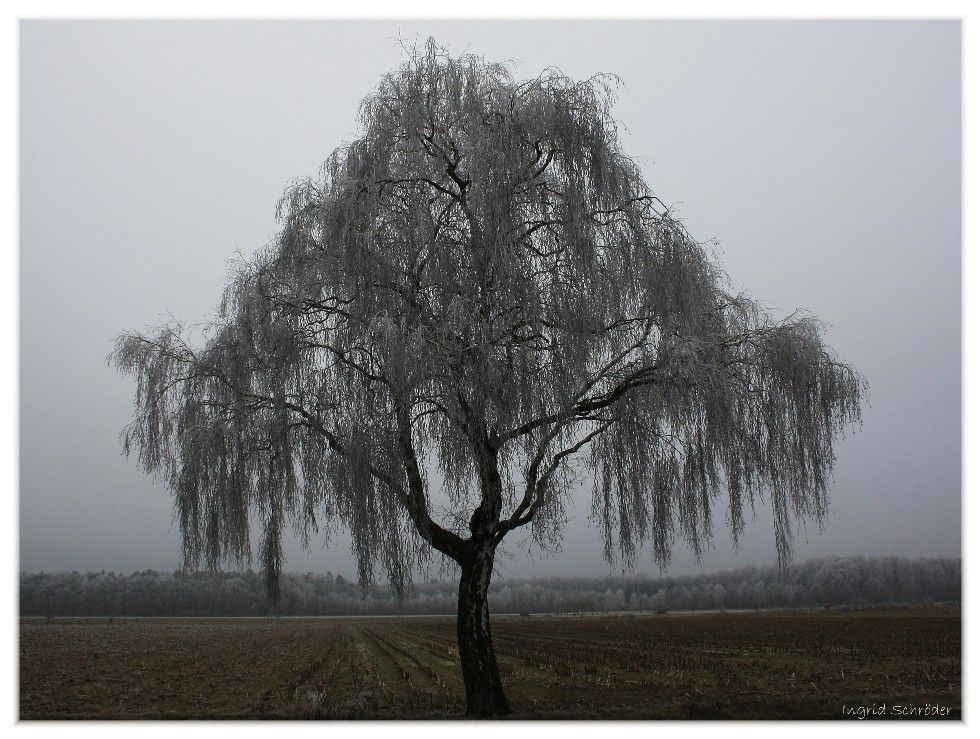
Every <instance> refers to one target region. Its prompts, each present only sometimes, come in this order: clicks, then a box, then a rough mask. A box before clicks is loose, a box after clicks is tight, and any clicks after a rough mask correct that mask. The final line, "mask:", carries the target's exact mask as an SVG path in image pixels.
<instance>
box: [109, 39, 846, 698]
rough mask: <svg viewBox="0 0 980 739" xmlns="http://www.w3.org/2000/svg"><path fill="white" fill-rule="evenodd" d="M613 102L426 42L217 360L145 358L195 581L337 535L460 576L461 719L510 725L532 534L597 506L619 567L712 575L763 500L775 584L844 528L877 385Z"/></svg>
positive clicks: (313, 201)
mask: <svg viewBox="0 0 980 739" xmlns="http://www.w3.org/2000/svg"><path fill="white" fill-rule="evenodd" d="M616 84H617V80H616V79H615V78H612V77H607V76H597V77H595V78H593V79H590V80H588V81H585V82H576V81H572V80H570V79H568V78H567V77H565V76H564V75H562V74H561V73H559V72H557V71H555V70H548V71H545V72H544V73H543V74H542V75H541V76H539V77H538V78H536V79H532V80H528V81H520V82H519V81H515V80H514V79H513V78H512V77H511V75H510V73H509V72H508V69H507V68H506V67H505V66H502V65H499V64H491V63H487V62H485V61H484V60H483V59H482V58H479V57H475V56H463V57H460V58H455V57H451V56H449V55H447V54H446V53H445V51H444V50H443V49H441V48H440V47H438V46H437V45H436V44H435V43H434V42H432V41H431V40H430V41H429V42H428V44H427V45H426V46H425V48H423V49H420V50H415V51H410V52H408V57H407V60H406V62H405V63H404V64H403V65H402V66H401V68H399V69H398V70H396V71H394V72H392V73H390V74H388V75H387V76H386V77H384V78H383V80H382V81H381V83H380V85H379V86H378V87H377V89H376V90H374V92H373V93H372V94H371V95H370V96H368V97H367V98H366V99H365V100H364V101H363V103H362V106H361V110H360V122H361V124H362V127H363V135H362V137H361V138H359V139H357V140H356V141H354V142H353V143H351V144H349V145H347V146H344V147H342V148H340V149H337V150H336V151H335V152H334V153H333V154H332V155H331V156H330V158H329V159H328V160H327V161H326V163H325V164H324V166H323V170H322V176H321V177H320V178H319V179H318V180H316V181H312V180H302V181H297V182H295V183H293V184H292V185H291V186H290V187H289V188H288V190H287V192H286V194H285V196H284V197H283V200H282V201H281V203H280V206H279V217H280V222H281V224H282V231H281V234H280V236H279V237H278V238H277V240H276V241H275V242H274V243H272V244H271V245H270V246H268V247H267V248H266V249H265V250H264V251H262V252H261V253H259V254H258V255H257V256H256V257H255V258H254V260H252V261H251V262H248V263H243V264H241V265H240V266H239V267H238V269H237V271H235V273H234V274H233V275H232V276H231V278H230V281H229V285H228V287H227V290H226V292H225V295H224V298H223V301H222V303H221V306H220V311H219V315H218V317H217V318H216V319H215V320H214V321H213V323H211V324H210V325H209V327H208V333H207V336H206V340H205V341H204V342H201V343H203V346H202V347H201V348H195V347H193V346H191V344H190V342H189V340H188V339H187V338H186V336H187V332H186V331H185V330H184V329H182V327H181V326H180V325H168V326H164V327H163V328H161V329H159V330H158V331H156V332H154V333H152V334H149V335H143V334H125V335H123V336H121V337H120V338H119V339H118V340H117V344H116V347H115V350H114V351H113V353H112V355H111V356H110V360H111V361H112V362H113V363H114V364H115V365H116V366H117V367H118V368H119V369H120V370H121V371H124V372H127V373H130V374H132V375H133V376H134V377H135V378H136V380H137V390H136V411H135V417H134V420H133V422H132V423H131V424H130V425H129V426H128V427H127V428H126V430H125V431H124V433H123V442H124V447H125V450H126V452H127V453H129V452H130V451H132V450H135V451H137V452H138V455H139V460H140V462H141V464H142V466H143V467H144V468H145V469H146V470H147V471H149V472H152V473H155V474H157V475H159V476H162V478H163V479H164V480H165V481H166V483H167V484H168V485H169V487H170V488H171V489H172V491H173V494H174V497H175V507H176V517H177V519H178V521H179V525H180V531H181V533H182V536H183V546H184V558H185V561H186V563H187V565H188V566H201V565H206V566H210V567H217V566H220V564H221V563H223V562H226V561H241V560H246V559H248V558H249V557H250V556H251V553H250V551H249V522H250V517H251V516H253V515H254V516H256V517H257V519H258V520H259V521H260V522H261V525H262V528H263V536H262V539H261V546H260V549H261V551H260V557H261V561H262V564H263V566H264V568H265V571H266V573H267V576H268V579H269V585H270V589H271V590H272V592H275V588H276V578H277V576H278V575H279V573H280V571H281V567H282V562H283V554H282V546H281V541H282V535H283V531H284V527H285V526H286V525H287V523H288V524H291V525H292V526H293V527H294V528H295V530H297V531H298V532H300V533H301V534H302V535H303V536H304V537H309V535H310V534H311V533H312V532H313V531H316V530H318V527H321V526H325V527H327V529H328V530H333V528H334V527H336V525H337V523H338V522H339V523H340V524H342V525H343V526H345V527H346V528H348V529H349V530H350V532H351V534H352V540H353V545H352V546H353V551H354V554H355V555H356V559H357V563H358V570H359V576H360V579H361V582H362V583H365V584H366V583H370V582H371V581H372V579H373V577H374V576H375V573H376V572H377V571H379V570H383V572H384V573H385V574H386V575H387V577H388V578H389V579H390V581H391V583H392V584H393V585H394V587H395V588H396V589H397V590H399V591H402V590H403V589H404V588H405V587H406V586H408V585H409V584H410V574H411V572H412V571H413V570H414V569H416V567H419V566H424V565H425V564H426V562H427V560H428V557H429V555H430V552H431V549H432V548H434V549H435V550H437V551H438V552H440V553H441V554H442V555H445V557H448V558H449V559H450V560H452V561H453V562H455V563H456V564H457V565H458V567H459V607H458V622H457V623H458V636H459V652H460V661H461V664H462V671H463V677H464V682H465V686H466V696H467V711H468V712H469V713H470V714H473V715H479V716H491V715H500V714H506V713H508V712H509V711H510V706H509V703H508V700H507V698H506V696H505V694H504V690H503V688H502V685H501V680H500V676H499V674H498V669H497V662H496V657H495V655H494V651H493V646H492V643H491V637H490V619H489V611H488V606H487V587H488V584H489V582H490V578H491V574H492V571H493V564H494V556H495V552H496V550H497V546H498V545H499V544H500V542H501V540H503V538H504V537H505V536H507V534H508V533H510V532H511V531H515V530H517V529H521V528H523V527H530V530H531V532H532V534H533V539H534V540H535V541H536V542H538V543H539V544H541V545H542V546H546V547H547V546H552V545H553V544H554V543H555V542H556V541H557V540H558V537H559V536H560V534H561V530H562V525H563V523H564V521H565V517H564V509H565V505H566V503H567V501H568V496H569V494H570V492H569V491H570V487H571V483H572V482H573V481H574V480H576V479H579V478H583V477H585V476H588V477H591V479H593V480H594V485H593V490H594V493H593V504H592V513H593V516H594V518H595V520H596V521H598V522H599V524H600V525H601V527H602V537H603V540H604V549H605V554H606V557H607V558H608V559H609V560H610V561H613V560H614V559H615V558H617V557H619V558H621V560H622V562H623V563H624V564H625V565H626V566H627V567H630V566H632V565H633V563H634V562H635V561H636V557H637V552H638V550H641V549H642V548H643V547H644V546H645V544H646V543H647V542H649V543H651V544H652V550H653V555H654V557H655V559H656V561H657V562H658V563H660V564H661V565H665V564H666V563H667V561H668V559H669V557H670V552H671V548H672V545H673V543H674V541H675V539H676V537H678V536H680V537H682V538H683V539H684V540H685V541H686V542H687V543H688V544H689V545H690V546H692V547H693V548H694V550H695V552H700V549H701V547H702V546H703V544H704V543H705V541H706V540H707V537H709V536H710V533H711V506H712V499H713V498H715V497H717V496H719V495H726V496H727V510H728V514H727V519H728V520H727V523H728V526H729V528H730V530H731V532H732V534H733V536H734V537H735V538H736V539H737V537H738V535H739V533H740V531H741V530H742V527H743V509H744V508H745V507H746V506H752V505H753V504H754V502H755V501H756V500H758V499H759V498H760V496H763V495H765V496H766V497H767V498H768V501H769V505H771V507H772V510H773V512H774V523H775V535H776V550H777V553H778V558H779V560H780V561H785V560H786V558H787V557H788V556H789V555H790V549H791V526H792V521H793V519H794V518H795V517H810V518H813V519H816V520H817V521H823V520H824V518H825V516H826V513H827V483H828V475H829V473H830V470H831V467H832V464H833V459H834V457H833V451H832V442H833V441H834V440H835V438H836V437H837V436H839V434H840V432H841V431H842V430H843V429H844V427H845V426H846V425H848V424H851V423H853V422H856V421H859V420H860V410H861V402H862V396H863V394H864V392H865V383H864V380H863V378H861V376H860V375H858V374H856V373H855V372H854V371H853V370H852V369H851V368H849V367H848V366H847V365H845V364H843V363H841V362H840V361H838V360H837V359H836V358H835V356H834V355H833V354H832V353H831V351H830V350H829V349H828V348H827V347H825V346H824V345H823V343H822V341H821V326H820V324H819V322H818V321H817V320H815V319H814V318H812V317H810V316H808V315H794V316H791V317H790V318H788V319H786V320H783V321H778V322H775V321H773V320H771V319H770V318H769V317H768V316H767V315H766V314H765V313H763V312H762V311H761V310H760V309H759V307H758V306H757V304H756V303H754V302H752V301H751V300H749V299H747V298H746V297H744V296H742V295H735V294H732V293H731V292H729V291H728V287H727V278H726V277H725V275H724V273H723V272H722V271H721V269H720V268H719V267H718V266H717V264H716V263H715V262H714V260H713V258H712V257H711V254H710V250H709V249H707V248H706V247H705V246H704V245H702V244H699V243H697V242H696V241H695V240H694V239H693V238H691V236H690V235H689V234H688V233H687V231H686V230H685V229H684V228H683V227H682V226H681V225H680V224H679V223H678V221H677V220H676V219H675V218H674V217H673V216H672V214H671V212H670V210H669V209H668V208H666V207H664V205H663V203H662V202H661V201H660V199H659V198H657V197H656V195H654V194H653V192H652V191H651V190H650V189H649V187H648V186H647V185H646V183H645V182H644V181H643V178H642V176H641V174H640V171H639V168H638V167H637V165H636V163H635V162H634V161H633V160H631V159H630V158H628V157H627V156H626V155H624V154H623V152H622V151H621V150H620V147H619V143H618V139H617V132H616V124H615V122H614V120H613V119H612V117H611V115H610V107H611V105H612V103H613V100H614V95H613V88H614V87H615V85H616Z"/></svg>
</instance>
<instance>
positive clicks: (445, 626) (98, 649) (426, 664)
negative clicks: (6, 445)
mask: <svg viewBox="0 0 980 739" xmlns="http://www.w3.org/2000/svg"><path fill="white" fill-rule="evenodd" d="M960 618H961V617H960V611H959V609H925V608H922V609H908V610H890V611H862V612H832V611H826V612H823V611H821V612H806V613H715V614H685V615H653V614H642V615H640V614H638V615H624V616H595V617H590V616H582V617H531V618H517V617H500V618H495V619H494V621H493V631H494V642H495V644H496V647H497V655H498V660H499V662H500V669H501V674H502V676H503V679H504V681H505V687H506V690H507V693H508V696H509V697H510V699H511V702H512V704H513V706H514V709H515V711H516V717H517V718H523V719H533V718H548V719H556V718H638V719H689V718H693V719H715V718H727V719H732V718H779V719H811V718H812V719H818V718H822V719H833V718H857V717H858V716H859V715H862V714H870V715H871V716H876V715H878V714H880V715H882V716H883V717H891V718H901V717H904V718H908V717H909V716H912V717H925V716H929V717H933V716H936V715H937V714H938V715H939V716H940V717H943V718H959V717H960V695H961V684H960V665H961V620H960ZM455 639H456V633H455V620H454V619H452V618H363V619H308V620H293V619H281V620H266V619H240V620H234V619H219V620H177V619H174V620H163V619H160V620H134V619H118V618H117V619H115V620H114V621H111V622H110V621H108V620H105V619H101V620H97V619H88V620H84V619H22V620H21V623H20V717H21V719H66V718H72V719H78V718H85V719H146V718H153V719H178V718H180V719H185V718H191V719H210V718H234V719H242V718H276V719H281V718H342V719H350V718H401V719H403V718H427V719H433V718H460V717H462V713H463V710H464V705H465V704H464V700H463V690H462V683H461V677H460V671H459V665H458V660H457V653H456V643H455Z"/></svg>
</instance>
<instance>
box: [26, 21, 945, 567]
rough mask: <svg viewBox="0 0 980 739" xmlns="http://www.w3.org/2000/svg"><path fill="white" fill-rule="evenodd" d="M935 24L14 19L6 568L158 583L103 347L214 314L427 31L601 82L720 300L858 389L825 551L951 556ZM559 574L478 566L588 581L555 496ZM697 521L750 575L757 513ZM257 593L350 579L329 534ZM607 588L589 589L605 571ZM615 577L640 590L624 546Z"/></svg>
mask: <svg viewBox="0 0 980 739" xmlns="http://www.w3.org/2000/svg"><path fill="white" fill-rule="evenodd" d="M960 34H961V25H960V23H959V22H957V21H933V20H929V21H723V22H722V21H718V22H716V21H542V22H532V21H513V22H505V21H480V22H471V21H467V22H462V21H460V22H448V21H404V22H395V21H338V20H334V21H275V22H271V21H209V22H204V21H188V22H183V21H94V20H91V21H22V22H21V24H20V183H19V184H20V214H19V216H20V273H19V282H20V285H19V287H20V306H19V308H20V326H19V329H20V345H19V361H20V385H19V403H20V407H19V412H20V428H19V441H20V459H19V465H20V466H19V483H20V490H19V493H20V494H19V553H20V561H19V569H20V570H21V571H27V572H39V571H46V572H58V571H65V570H79V571H82V572H84V571H99V570H103V569H104V570H113V571H116V572H133V571H136V570H142V569H146V568H153V569H159V570H163V571H167V570H173V569H175V568H176V567H178V566H179V564H180V542H179V533H178V530H177V527H176V525H173V524H172V519H171V515H172V514H171V501H170V496H169V493H168V491H167V489H166V488H165V487H164V486H163V485H162V484H160V483H154V482H153V481H152V480H151V479H150V478H149V477H148V476H146V475H144V474H143V473H142V472H140V471H139V470H138V468H137V465H136V461H135V459H130V460H127V459H126V458H124V457H123V456H122V453H121V447H120V444H119V438H118V437H119V432H120V430H121V429H122V427H123V426H124V425H125V424H126V423H128V421H129V419H130V415H131V411H132V397H133V391H134V388H135V385H134V382H133V380H132V379H131V378H128V377H124V376H121V375H119V374H117V373H116V372H115V371H114V370H112V369H111V368H109V367H107V365H106V361H105V358H106V355H107V354H108V353H109V351H110V350H111V348H112V343H113V339H114V338H115V337H116V336H117V335H118V334H119V333H121V332H123V331H125V330H145V329H146V328H148V327H151V326H153V325H155V324H157V323H159V322H161V321H165V320H168V317H169V316H170V315H172V316H173V317H175V318H178V319H181V320H182V321H185V322H186V323H195V322H199V321H206V320H207V319H208V318H209V316H211V315H212V314H213V312H214V309H215V306H216V305H217V303H218V300H219V298H220V294H221V289H222V287H223V285H224V281H225V277H226V274H227V268H228V262H229V260H232V259H234V258H235V257H236V256H237V255H238V254H242V255H249V254H251V253H252V252H253V251H255V250H256V249H258V248H260V247H261V246H263V245H264V244H265V243H267V242H268V241H270V240H272V239H273V238H274V237H275V234H276V232H277V230H278V229H277V225H276V222H275V219H274V214H275V206H276V203H277V201H278V199H279V197H280V195H281V194H282V191H283V189H284V187H285V186H286V184H287V183H288V181H289V180H290V179H292V178H295V177H305V176H315V175H316V174H317V172H318V170H319V167H320V164H321V163H322V162H323V160H324V159H326V157H327V156H328V155H329V154H330V152H331V151H332V150H333V149H334V148H335V147H337V146H339V145H341V144H343V143H345V142H349V141H351V140H353V139H355V138H356V137H357V136H358V133H359V131H358V127H357V106H358V103H359V101H360V100H361V99H362V98H363V97H364V96H365V95H367V94H368V93H369V92H370V91H371V90H372V89H373V88H374V86H375V85H376V84H377V83H378V82H379V80H380V78H381V76H382V75H383V74H385V73H386V72H388V71H389V70H391V69H393V68H395V67H397V66H398V65H399V63H400V61H401V59H402V55H403V51H402V47H401V45H400V44H399V42H398V38H399V37H400V38H401V39H402V40H403V42H404V43H405V44H407V45H411V44H413V43H416V42H417V43H419V44H422V43H424V41H425V39H426V38H427V37H428V36H430V35H431V36H433V37H435V38H436V40H437V41H438V42H439V43H441V44H443V45H445V46H447V47H448V49H449V51H450V52H452V53H454V54H459V53H462V52H464V51H469V52H472V53H475V54H479V55H481V56H484V57H486V58H487V59H488V60H492V61H505V60H513V61H514V69H513V73H514V76H515V77H516V78H519V79H520V78H526V77H534V76H536V75H537V74H538V73H539V72H541V71H542V70H543V69H544V68H546V67H550V66H553V67H558V68H560V69H561V70H562V71H563V72H564V73H566V74H567V75H569V76H570V77H573V78H577V79H584V78H587V77H590V76H592V75H593V74H595V73H598V72H609V73H614V74H617V75H619V76H620V78H621V79H622V82H623V85H622V87H621V88H620V90H619V95H620V96H619V102H618V104H617V105H616V106H615V108H614V114H615V115H616V117H617V118H618V119H619V120H620V121H621V122H622V124H623V128H622V130H621V133H622V145H623V149H624V151H625V152H626V153H627V154H629V155H631V156H633V157H635V158H637V159H639V160H640V162H641V164H642V167H643V171H644V173H645V177H646V179H647V182H648V183H649V184H650V185H651V187H652V188H653V190H654V191H655V192H656V193H657V195H658V196H659V197H660V198H661V199H662V200H663V201H664V202H666V203H668V204H670V203H673V204H675V206H676V212H677V214H678V215H679V216H680V217H681V218H682V219H683V220H684V222H685V225H686V227H687V228H688V230H689V231H690V233H691V234H692V235H693V236H694V237H695V238H697V239H698V240H701V241H707V240H710V239H717V240H718V241H719V243H720V248H721V251H720V260H721V263H722V266H723V267H724V268H725V270H726V271H727V272H728V274H729V275H730V277H731V280H732V283H733V286H734V288H735V289H736V290H745V291H746V292H747V293H748V295H750V296H751V297H753V298H756V299H758V300H760V301H761V302H762V303H763V304H764V305H765V306H766V307H767V308H768V309H769V310H770V311H771V312H772V314H773V315H775V316H777V317H782V316H784V315H788V314H790V313H792V312H793V311H794V310H795V309H797V308H800V309H807V310H809V311H811V312H812V313H813V314H815V315H816V316H818V317H819V318H821V319H823V320H824V321H825V322H826V323H827V332H826V336H825V338H826V341H827V343H828V344H829V345H830V346H831V347H833V348H834V350H835V351H836V352H837V353H838V354H839V355H840V357H841V358H842V359H843V360H844V361H846V362H848V363H849V364H851V365H852V366H854V367H855V368H856V369H857V370H858V371H860V372H861V373H863V374H864V375H865V376H866V377H867V379H868V381H869V383H870V396H869V397H870V407H868V408H866V411H865V422H864V425H863V427H862V428H861V429H860V430H859V431H858V432H857V433H855V434H853V435H848V436H846V437H845V438H844V439H842V440H841V441H840V442H839V444H838V445H837V447H836V449H837V466H836V469H835V476H834V478H835V482H834V484H833V486H832V488H831V490H830V501H831V506H830V507H831V514H830V517H829V520H828V525H827V527H826V528H825V530H824V531H818V530H817V529H816V527H815V526H814V525H813V524H812V523H810V524H809V525H806V526H802V525H801V527H800V528H799V530H798V532H797V536H796V541H795V558H796V560H797V561H802V560H806V559H808V558H812V557H824V556H829V555H840V556H852V555H898V556H904V557H937V556H943V557H958V556H960V550H961V492H960V490H961V459H960V455H961V451H960V449H961V446H960V445H961V432H960V420H961V410H960V404H961V397H960V395H961V390H960V387H961V370H960V358H961V355H960V352H961V347H960V340H961V339H960V330H961V319H960V301H961V289H960V284H961V283H960V279H961V266H960V259H961V231H960V223H961V181H960V168H961V164H960V162H961V124H960V120H961V101H960V90H961V82H962V79H961V71H960V57H961V42H960V38H961V36H960ZM575 501H576V505H575V508H574V509H572V510H570V511H569V514H570V517H571V519H572V520H571V521H570V522H569V524H568V526H567V527H566V531H565V538H564V545H563V549H564V551H562V552H560V553H554V554H549V553H545V552H541V551H540V550H539V549H536V548H533V547H532V548H530V549H529V548H528V547H526V546H522V545H521V541H522V539H521V536H520V532H515V533H514V534H512V535H511V537H509V538H508V539H507V540H505V542H504V543H503V545H502V547H501V551H500V555H498V572H499V575H502V576H503V577H504V578H506V577H535V576H555V575H576V576H585V575H602V574H606V573H608V572H609V571H610V568H609V566H608V565H607V564H606V563H605V562H604V561H603V559H602V556H601V549H600V545H599V543H598V539H597V536H596V529H595V528H590V526H589V522H588V520H587V518H588V512H589V510H590V507H591V499H590V496H589V493H588V491H587V490H582V491H579V493H578V494H577V495H576V498H575ZM756 512H757V519H758V520H757V521H756V522H755V523H753V524H751V525H749V526H748V527H747V529H746V532H745V536H744V539H743V541H742V542H741V546H740V547H739V549H738V550H735V549H733V546H732V542H731V539H730V536H729V535H728V533H727V531H726V523H725V517H724V511H723V509H719V511H718V515H717V516H716V519H715V536H714V541H713V546H712V547H711V548H710V549H709V550H708V551H707V552H706V554H705V556H704V560H703V562H702V564H701V567H700V568H699V565H698V563H697V562H696V561H695V558H694V556H693V554H692V553H691V552H690V551H688V550H687V549H686V548H685V547H684V546H683V545H682V544H679V545H678V546H677V548H676V549H675V558H674V563H673V564H672V566H671V567H670V569H669V570H668V571H667V572H666V574H675V575H681V574H689V573H693V572H698V571H700V569H701V568H703V570H704V571H706V572H711V571H718V570H724V569H735V568H738V567H742V566H745V565H749V564H758V565H769V564H772V563H773V562H774V561H775V549H774V544H773V532H772V521H771V518H770V516H769V511H768V510H767V509H765V508H764V507H759V508H758V509H757V511H756ZM287 556H288V561H287V563H286V565H285V569H286V570H287V571H295V572H306V571H314V572H321V573H322V572H326V571H328V570H329V571H331V572H333V573H342V574H344V575H345V576H353V575H354V573H355V572H356V570H355V567H354V565H353V562H352V561H351V558H350V555H349V551H348V546H347V539H346V537H344V536H342V535H340V536H337V537H335V538H334V540H333V541H332V542H331V545H330V547H329V548H328V549H323V548H320V547H317V546H314V548H313V550H312V551H311V552H309V553H306V552H303V551H302V549H301V548H300V547H299V545H298V544H294V545H290V546H287ZM613 569H614V571H617V570H616V568H615V567H614V568H613ZM637 569H638V570H640V571H644V570H645V571H647V572H649V573H650V574H651V575H655V574H657V573H658V570H657V568H656V566H655V565H654V563H653V561H652V556H651V555H650V554H649V551H647V552H646V553H645V554H644V555H641V557H640V560H639V563H638V566H637Z"/></svg>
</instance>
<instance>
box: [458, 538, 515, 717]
mask: <svg viewBox="0 0 980 739" xmlns="http://www.w3.org/2000/svg"><path fill="white" fill-rule="evenodd" d="M470 544H471V546H470V547H468V549H469V551H468V552H467V553H466V556H465V557H464V558H463V560H462V561H461V562H460V563H459V564H460V568H461V569H462V574H461V575H460V578H459V608H458V611H457V617H456V634H457V637H458V639H459V661H460V664H461V666H462V668H463V684H464V685H465V686H466V713H467V714H468V715H470V716H475V717H480V718H487V717H492V716H503V715H506V714H508V713H510V704H509V703H508V702H507V696H506V695H504V686H503V684H502V683H501V682H500V672H499V671H498V669H497V657H496V655H495V654H494V651H493V642H492V640H491V638H490V607H489V603H488V602H487V590H488V588H489V586H490V576H491V574H492V573H493V557H494V545H493V543H492V542H490V541H472V540H471V542H470Z"/></svg>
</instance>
